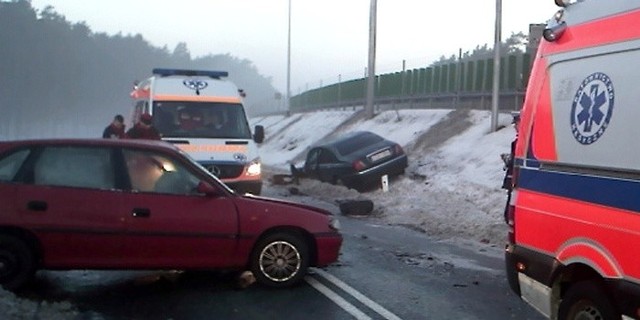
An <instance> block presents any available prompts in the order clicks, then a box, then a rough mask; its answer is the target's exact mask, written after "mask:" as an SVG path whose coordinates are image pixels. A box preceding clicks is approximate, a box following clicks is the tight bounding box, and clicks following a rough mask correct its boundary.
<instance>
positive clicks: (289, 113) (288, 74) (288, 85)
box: [285, 0, 291, 117]
mask: <svg viewBox="0 0 640 320" xmlns="http://www.w3.org/2000/svg"><path fill="white" fill-rule="evenodd" d="M288 29H289V30H288V36H287V99H286V102H285V104H286V108H287V117H288V116H290V115H291V104H290V103H291V0H289V23H288Z"/></svg>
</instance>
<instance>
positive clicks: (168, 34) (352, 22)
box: [31, 0, 558, 94]
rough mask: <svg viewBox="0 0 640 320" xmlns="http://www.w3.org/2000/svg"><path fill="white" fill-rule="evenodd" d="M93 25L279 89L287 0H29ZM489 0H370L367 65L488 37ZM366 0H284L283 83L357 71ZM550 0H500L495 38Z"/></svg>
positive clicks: (519, 27) (312, 83) (432, 55)
mask: <svg viewBox="0 0 640 320" xmlns="http://www.w3.org/2000/svg"><path fill="white" fill-rule="evenodd" d="M31 3H32V5H33V7H34V8H36V9H39V10H40V9H43V8H44V7H45V6H47V5H51V6H53V7H54V8H55V9H56V11H57V12H58V13H60V14H62V15H64V16H65V17H66V18H67V20H69V21H71V22H80V21H85V22H86V23H87V24H88V25H89V27H90V28H91V29H92V30H93V31H94V32H106V33H107V34H110V35H113V34H116V33H118V32H122V34H123V35H127V34H132V35H135V34H138V33H140V34H142V36H143V37H144V38H145V39H147V40H148V41H150V42H151V43H152V44H153V45H155V46H159V47H161V46H164V45H166V46H167V47H168V48H169V49H170V50H173V48H174V47H175V45H176V44H177V43H178V42H181V41H183V42H186V43H187V46H188V48H189V50H190V51H191V55H192V57H198V56H203V55H206V54H209V53H213V54H221V53H222V54H224V53H229V54H231V55H233V56H236V57H239V58H242V59H248V60H251V61H252V62H253V63H254V64H255V66H256V67H257V69H258V71H259V72H260V73H261V74H263V75H265V76H267V77H271V78H272V79H273V84H274V86H275V87H276V89H278V90H281V91H282V92H284V91H285V90H286V79H287V25H288V19H287V17H288V3H289V2H288V1H287V0H278V1H276V0H182V1H152V0H109V1H86V0H31ZM495 3H496V2H495V1H494V0H460V1H436V0H379V1H378V2H377V11H378V17H377V53H376V55H377V59H376V72H377V73H385V72H394V71H399V70H401V69H402V61H403V60H405V61H406V67H407V68H418V67H424V66H427V65H429V64H430V63H431V62H433V61H435V60H437V59H438V58H440V56H442V55H445V56H451V55H457V53H458V49H459V48H462V50H463V51H470V50H472V49H473V48H475V47H476V46H477V45H483V44H485V43H487V44H489V45H490V46H492V45H493V41H494V25H495V13H496V6H495ZM369 8H370V0H323V1H310V0H292V9H291V92H292V94H297V93H299V92H300V90H305V88H315V87H318V86H319V85H320V84H325V85H326V84H329V83H334V82H336V81H337V80H338V76H339V75H340V76H341V77H342V79H343V80H344V79H353V78H356V77H362V76H363V75H364V71H365V67H366V66H367V58H368V39H369ZM557 9H558V8H557V7H556V6H555V5H554V3H553V1H552V0H503V1H502V15H503V21H502V24H503V28H502V38H503V39H505V38H507V37H508V36H509V35H510V34H511V33H512V32H520V31H522V32H524V33H525V34H526V33H527V32H528V29H529V24H530V23H544V22H546V21H547V20H548V19H549V18H550V17H551V16H552V15H553V14H554V13H555V12H556V11H557Z"/></svg>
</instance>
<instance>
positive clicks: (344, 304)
mask: <svg viewBox="0 0 640 320" xmlns="http://www.w3.org/2000/svg"><path fill="white" fill-rule="evenodd" d="M304 280H305V281H306V282H307V283H308V284H309V285H311V286H312V287H314V288H315V289H316V290H318V291H320V293H322V294H324V295H325V296H326V297H327V298H329V299H331V301H333V302H335V304H337V305H338V306H340V308H342V309H344V311H346V312H348V313H349V314H351V315H352V316H354V317H355V318H356V319H358V320H371V318H370V317H369V316H367V315H366V314H365V313H364V312H362V311H360V309H358V308H356V307H355V306H354V305H352V304H351V303H349V301H347V300H345V299H344V298H342V297H341V296H339V295H338V294H337V293H335V292H333V291H331V289H329V288H327V287H326V286H325V285H324V284H322V283H320V282H318V280H316V279H314V278H312V277H310V276H306V277H304Z"/></svg>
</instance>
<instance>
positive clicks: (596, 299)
mask: <svg viewBox="0 0 640 320" xmlns="http://www.w3.org/2000/svg"><path fill="white" fill-rule="evenodd" d="M558 319H559V320H576V319H594V320H595V319H620V313H618V312H617V311H616V310H615V308H614V307H613V305H612V304H611V302H610V301H609V298H608V297H607V295H606V294H605V293H604V291H603V290H602V286H600V285H598V284H597V283H594V282H588V281H585V282H578V283H576V284H574V285H572V286H571V287H570V288H569V290H568V291H567V293H566V294H565V295H564V297H563V298H562V302H560V308H559V310H558Z"/></svg>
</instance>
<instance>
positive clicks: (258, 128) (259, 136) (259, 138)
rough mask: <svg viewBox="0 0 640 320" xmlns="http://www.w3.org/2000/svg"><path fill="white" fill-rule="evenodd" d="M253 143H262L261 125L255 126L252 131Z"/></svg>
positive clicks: (262, 130) (262, 132) (262, 131)
mask: <svg viewBox="0 0 640 320" xmlns="http://www.w3.org/2000/svg"><path fill="white" fill-rule="evenodd" d="M253 141H255V142H256V143H262V142H263V141H264V127H263V126H261V125H257V126H256V128H255V130H254V134H253Z"/></svg>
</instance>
